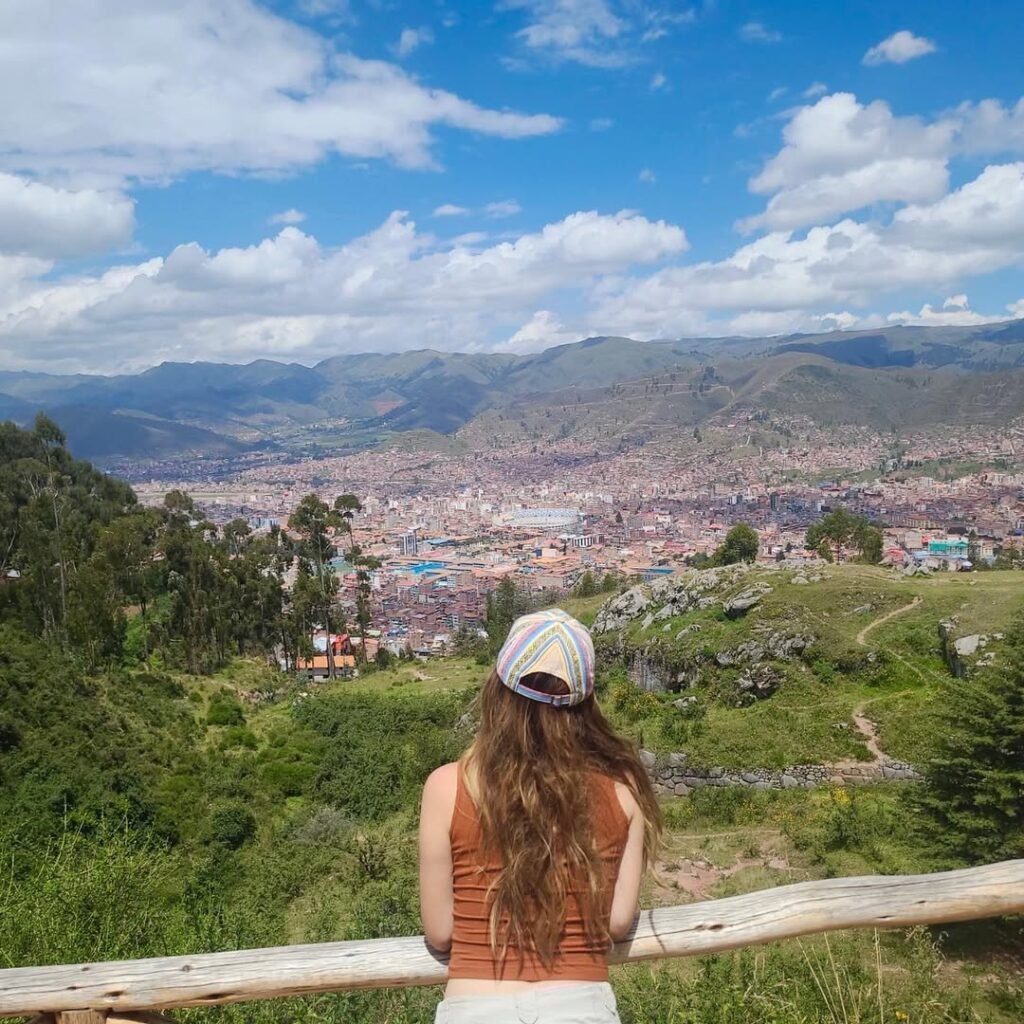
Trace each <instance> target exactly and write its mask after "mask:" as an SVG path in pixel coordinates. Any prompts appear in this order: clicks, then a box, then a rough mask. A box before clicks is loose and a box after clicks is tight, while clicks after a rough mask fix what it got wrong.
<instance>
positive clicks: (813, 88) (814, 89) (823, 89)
mask: <svg viewBox="0 0 1024 1024" xmlns="http://www.w3.org/2000/svg"><path fill="white" fill-rule="evenodd" d="M827 92H828V86H827V85H826V84H825V83H824V82H811V84H810V85H809V86H807V88H806V89H804V91H803V93H801V95H802V96H803V98H804V99H805V100H814V99H817V98H818V97H819V96H824V95H825V93H827Z"/></svg>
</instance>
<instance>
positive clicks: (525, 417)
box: [0, 320, 1024, 462]
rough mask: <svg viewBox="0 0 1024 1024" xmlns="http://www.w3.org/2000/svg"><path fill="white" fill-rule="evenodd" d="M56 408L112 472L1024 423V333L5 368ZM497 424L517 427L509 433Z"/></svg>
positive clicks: (3, 408)
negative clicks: (737, 434)
mask: <svg viewBox="0 0 1024 1024" xmlns="http://www.w3.org/2000/svg"><path fill="white" fill-rule="evenodd" d="M39 410H43V411H45V412H46V413H47V414H48V415H50V416H51V417H52V418H53V419H54V420H56V422H57V423H58V424H59V425H60V426H61V427H62V428H63V429H64V431H65V432H66V433H67V435H68V441H69V444H70V446H71V448H72V450H73V451H74V452H75V453H76V454H77V455H79V456H81V457H84V458H91V459H94V460H98V461H101V462H103V461H105V460H112V459H172V458H175V457H182V458H184V457H188V456H190V455H202V456H227V455H233V454H241V453H243V452H246V451H252V450H274V449H277V450H283V451H287V452H293V453H295V454H301V453H309V452H311V451H320V452H323V451H331V450H346V449H351V448H353V447H359V446H363V445H367V444H372V443H376V442H379V441H380V440H382V439H385V438H393V437H394V436H395V435H396V434H401V433H403V432H408V431H420V432H423V431H427V432H431V433H432V434H433V435H435V436H437V439H438V440H439V441H440V440H441V439H442V437H443V435H449V436H451V435H454V436H456V437H457V438H462V439H465V440H467V441H471V442H472V443H474V444H486V443H488V441H489V440H490V441H491V442H492V443H493V441H494V440H495V438H496V437H497V435H499V434H500V435H508V436H509V437H511V438H512V439H515V437H516V433H517V431H518V433H519V435H520V439H521V436H522V434H523V433H524V432H528V436H533V437H538V436H541V437H556V436H557V437H566V436H569V435H570V434H575V433H581V434H587V433H588V432H589V433H592V434H594V433H597V434H600V435H601V436H605V437H607V436H609V432H610V431H611V432H612V433H614V432H615V431H616V430H618V431H619V432H620V433H621V434H633V435H636V436H650V435H651V432H652V431H653V432H654V433H657V432H658V431H659V430H664V429H666V428H669V429H677V428H679V427H682V426H687V427H690V426H699V425H700V424H701V423H704V422H706V421H708V420H709V419H711V418H712V417H716V416H719V415H720V414H722V413H729V412H731V411H733V410H735V411H744V412H753V413H757V412H764V413H766V414H774V413H789V414H793V415H802V416H805V417H809V418H810V419H812V420H814V421H815V422H817V423H819V424H822V425H834V426H839V425H842V424H844V423H850V424H859V425H864V426H872V427H875V428H878V429H891V428H899V427H908V426H928V425H933V424H939V423H956V424H974V423H978V424H989V425H992V424H1000V423H1003V422H1007V421H1009V420H1011V419H1013V418H1015V417H1017V416H1020V415H1024V320H1013V321H1005V322H1002V323H993V324H983V325H976V326H969V327H887V328H884V329H880V330H871V331H854V332H845V331H844V332H830V333H825V334H817V335H791V336H787V337H773V338H695V339H684V340H675V341H649V342H640V341H634V340H632V339H629V338H618V337H600V338H589V339H587V340H585V341H580V342H577V343H574V344H569V345H560V346H557V347H555V348H549V349H546V350H545V351H542V352H539V353H532V354H528V355H513V354H506V353H493V354H488V353H477V354H467V353H458V352H454V353H450V352H438V351H433V350H417V351H408V352H402V353H394V354H361V355H345V356H333V357H330V358H327V359H324V360H323V361H322V362H320V363H317V364H316V365H315V366H311V367H310V366H304V365H301V364H298V363H279V362H274V361H272V360H267V359H261V360H257V361H256V362H252V363H248V364H245V365H236V364H230V363H162V364H160V365H159V366H155V367H153V368H151V369H148V370H145V371H143V372H141V373H137V374H124V375H118V376H99V375H90V374H76V375H65V376H61V375H54V374H45V373H32V372H11V371H0V419H12V420H14V421H15V422H17V423H20V424H24V423H27V422H29V421H31V419H32V417H33V416H34V415H35V413H36V412H37V411H39ZM497 424H505V425H507V426H506V427H504V428H501V429H499V428H497Z"/></svg>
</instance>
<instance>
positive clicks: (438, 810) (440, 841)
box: [420, 764, 459, 953]
mask: <svg viewBox="0 0 1024 1024" xmlns="http://www.w3.org/2000/svg"><path fill="white" fill-rule="evenodd" d="M458 771H459V766H458V764H446V765H442V766H441V767H440V768H438V769H437V770H436V771H434V772H433V773H431V775H430V777H429V778H428V779H427V782H426V785H424V787H423V802H422V804H421V805H420V917H421V918H422V919H423V933H424V935H425V936H426V940H427V942H428V943H429V944H430V945H431V946H432V947H433V948H434V949H436V950H437V951H438V952H439V953H446V952H447V951H448V949H449V948H450V947H451V944H452V928H453V923H454V918H453V908H454V894H453V891H452V844H451V837H450V829H451V823H452V814H453V813H454V811H455V794H456V788H457V786H458Z"/></svg>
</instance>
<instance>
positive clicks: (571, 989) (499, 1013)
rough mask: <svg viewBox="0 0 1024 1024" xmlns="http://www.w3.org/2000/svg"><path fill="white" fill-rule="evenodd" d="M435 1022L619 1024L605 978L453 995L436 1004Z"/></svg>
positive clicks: (613, 999) (609, 988)
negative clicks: (496, 993)
mask: <svg viewBox="0 0 1024 1024" xmlns="http://www.w3.org/2000/svg"><path fill="white" fill-rule="evenodd" d="M434 1022H435V1024H620V1022H619V1012H618V1010H617V1009H616V1006H615V993H614V992H613V991H612V987H611V985H609V984H608V982H606V981H581V982H578V983H575V984H571V985H557V986H551V987H547V986H541V987H538V988H529V989H524V990H522V991H520V992H515V993H512V994H510V995H507V996H452V997H450V998H448V999H444V1000H442V1001H441V1002H440V1003H438V1006H437V1016H435V1017H434Z"/></svg>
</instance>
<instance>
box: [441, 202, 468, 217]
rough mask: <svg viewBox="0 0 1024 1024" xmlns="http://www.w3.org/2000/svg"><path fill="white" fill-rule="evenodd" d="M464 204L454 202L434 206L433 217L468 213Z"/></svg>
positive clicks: (460, 215)
mask: <svg viewBox="0 0 1024 1024" xmlns="http://www.w3.org/2000/svg"><path fill="white" fill-rule="evenodd" d="M470 212H471V211H470V210H469V208H468V207H466V206H456V205H455V203H442V204H441V205H440V206H438V207H435V208H434V212H433V214H432V216H434V217H464V216H465V215H466V214H467V213H470Z"/></svg>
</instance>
